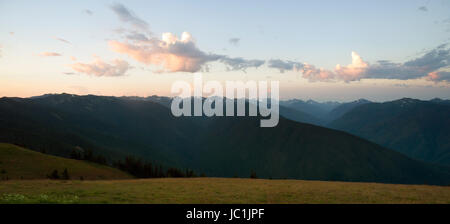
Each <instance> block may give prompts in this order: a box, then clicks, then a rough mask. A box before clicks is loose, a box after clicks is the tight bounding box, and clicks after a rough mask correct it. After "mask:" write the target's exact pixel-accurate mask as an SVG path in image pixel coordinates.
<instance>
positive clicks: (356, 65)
mask: <svg viewBox="0 0 450 224" xmlns="http://www.w3.org/2000/svg"><path fill="white" fill-rule="evenodd" d="M368 67H369V65H368V63H367V62H364V61H363V59H362V58H361V56H359V54H358V53H356V52H354V51H352V63H351V64H349V65H347V66H341V65H339V64H338V65H336V68H335V69H334V71H335V73H336V76H337V77H338V78H339V79H341V80H344V81H353V80H359V79H360V78H361V76H362V75H363V74H364V73H365V71H366V69H367V68H368Z"/></svg>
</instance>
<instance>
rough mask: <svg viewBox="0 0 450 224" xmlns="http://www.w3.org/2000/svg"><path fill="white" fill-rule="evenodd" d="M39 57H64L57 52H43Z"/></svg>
mask: <svg viewBox="0 0 450 224" xmlns="http://www.w3.org/2000/svg"><path fill="white" fill-rule="evenodd" d="M38 56H41V57H58V56H62V55H61V54H59V53H56V52H41V53H39V54H38Z"/></svg>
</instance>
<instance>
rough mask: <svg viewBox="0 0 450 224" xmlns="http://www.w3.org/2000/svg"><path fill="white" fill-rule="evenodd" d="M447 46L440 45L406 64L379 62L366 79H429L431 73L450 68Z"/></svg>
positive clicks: (449, 54)
mask: <svg viewBox="0 0 450 224" xmlns="http://www.w3.org/2000/svg"><path fill="white" fill-rule="evenodd" d="M446 46H447V45H446V44H443V45H440V46H438V47H436V48H435V49H432V50H430V51H428V52H427V53H425V54H424V55H423V56H421V57H418V58H416V59H413V60H410V61H407V62H404V63H393V62H390V61H388V60H382V61H378V62H377V63H376V64H374V65H371V66H370V67H369V68H368V70H367V72H366V74H365V77H366V78H385V79H401V80H406V79H416V78H422V77H427V76H428V74H429V73H432V72H438V71H439V70H440V69H444V68H446V67H448V66H450V49H447V48H446Z"/></svg>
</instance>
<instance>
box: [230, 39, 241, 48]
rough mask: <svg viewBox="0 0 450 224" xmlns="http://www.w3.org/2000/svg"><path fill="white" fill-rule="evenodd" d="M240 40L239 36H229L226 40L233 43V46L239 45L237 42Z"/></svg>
mask: <svg viewBox="0 0 450 224" xmlns="http://www.w3.org/2000/svg"><path fill="white" fill-rule="evenodd" d="M240 41H241V39H240V38H230V39H229V40H228V42H229V43H230V44H231V45H234V46H237V45H239V42H240Z"/></svg>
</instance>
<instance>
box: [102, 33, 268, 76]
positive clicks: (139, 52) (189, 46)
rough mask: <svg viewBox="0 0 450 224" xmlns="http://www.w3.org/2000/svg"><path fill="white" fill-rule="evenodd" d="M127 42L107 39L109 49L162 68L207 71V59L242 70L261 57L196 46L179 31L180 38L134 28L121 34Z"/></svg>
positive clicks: (258, 65) (187, 35) (257, 62)
mask: <svg viewBox="0 0 450 224" xmlns="http://www.w3.org/2000/svg"><path fill="white" fill-rule="evenodd" d="M125 37H126V39H127V40H128V41H127V42H120V41H116V40H112V41H109V46H110V48H111V50H112V51H114V52H117V53H121V54H126V55H128V56H130V57H132V58H133V59H134V60H136V61H138V62H141V63H144V64H146V65H155V66H160V67H162V69H158V70H157V71H158V72H160V73H162V72H198V71H201V70H202V69H204V70H205V71H209V68H208V66H207V63H209V62H213V61H218V62H221V63H223V64H225V65H226V66H227V70H229V71H236V70H242V71H245V70H246V69H247V68H250V67H255V68H258V67H260V66H261V65H263V64H264V63H265V61H264V60H247V59H244V58H241V57H229V56H226V55H219V54H213V53H206V52H204V51H202V50H200V49H199V48H198V47H197V45H196V43H195V41H194V39H193V38H192V35H191V34H190V33H188V32H183V33H182V35H181V38H179V37H177V36H176V35H174V34H172V33H163V34H162V37H161V39H159V38H154V37H153V38H150V37H147V36H146V35H144V34H141V33H138V32H131V33H130V34H128V35H126V36H125Z"/></svg>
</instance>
